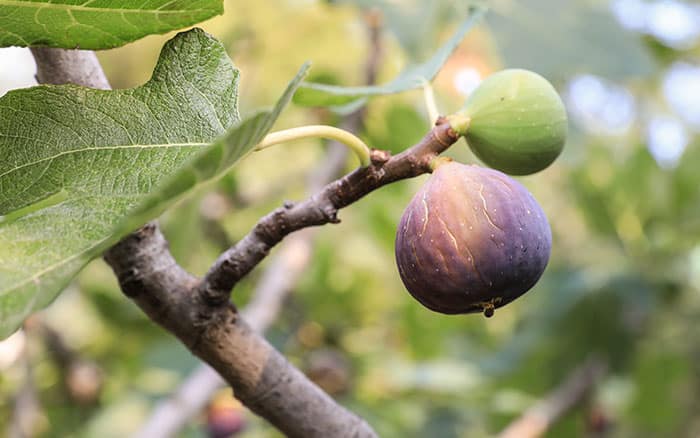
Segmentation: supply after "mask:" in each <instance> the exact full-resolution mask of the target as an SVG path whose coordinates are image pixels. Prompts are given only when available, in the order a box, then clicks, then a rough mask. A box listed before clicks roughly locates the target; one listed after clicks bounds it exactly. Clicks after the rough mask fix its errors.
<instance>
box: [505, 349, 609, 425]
mask: <svg viewBox="0 0 700 438" xmlns="http://www.w3.org/2000/svg"><path fill="white" fill-rule="evenodd" d="M607 368H608V366H607V363H606V362H604V361H603V360H601V359H599V358H595V357H592V358H589V359H588V360H586V361H585V362H584V363H583V364H582V365H580V366H579V367H577V368H576V369H575V370H573V371H572V372H571V374H569V376H568V377H567V379H566V380H565V381H564V382H563V383H562V384H561V385H559V386H558V387H557V388H555V389H554V391H552V392H551V393H549V394H548V395H547V396H546V397H545V398H543V399H542V400H540V401H539V402H537V404H535V405H534V406H533V407H531V408H530V409H528V410H527V411H525V412H524V413H523V415H522V416H520V417H519V418H517V419H515V420H514V421H513V422H512V423H510V425H508V426H507V427H506V428H505V429H504V430H503V431H502V432H501V434H500V435H498V436H499V438H535V437H539V436H542V435H543V434H544V433H545V432H546V431H547V429H549V428H550V427H551V426H552V424H554V423H556V422H557V421H558V420H559V419H560V418H561V417H562V416H563V415H564V414H566V413H567V412H568V411H569V410H571V409H572V408H573V407H574V406H576V405H577V404H578V403H580V402H581V400H583V398H584V397H585V396H586V395H587V394H589V392H590V390H591V389H592V388H593V386H594V385H595V384H596V383H598V381H599V380H600V379H601V378H602V377H603V375H605V373H606V372H607Z"/></svg>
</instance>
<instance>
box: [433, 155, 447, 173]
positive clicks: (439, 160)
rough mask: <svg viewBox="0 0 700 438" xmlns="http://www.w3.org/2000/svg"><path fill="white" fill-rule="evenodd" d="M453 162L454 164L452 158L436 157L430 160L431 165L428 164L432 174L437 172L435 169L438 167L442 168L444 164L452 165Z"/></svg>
mask: <svg viewBox="0 0 700 438" xmlns="http://www.w3.org/2000/svg"><path fill="white" fill-rule="evenodd" d="M451 162H452V158H450V157H442V156H438V157H435V158H433V159H432V160H430V164H428V166H430V171H431V172H435V169H437V168H438V167H440V166H442V165H443V164H447V163H451Z"/></svg>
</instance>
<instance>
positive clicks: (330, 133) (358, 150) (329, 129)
mask: <svg viewBox="0 0 700 438" xmlns="http://www.w3.org/2000/svg"><path fill="white" fill-rule="evenodd" d="M319 137H320V138H327V139H330V140H336V141H338V142H340V143H342V144H344V145H345V146H347V147H348V148H350V150H352V151H353V152H354V153H355V155H357V158H359V160H360V165H361V166H362V167H366V166H369V163H370V159H369V154H370V150H369V147H368V146H367V145H366V144H365V143H364V142H363V141H362V140H360V139H359V138H358V137H356V136H355V135H353V134H351V133H350V132H348V131H345V130H344V129H340V128H336V127H334V126H327V125H308V126H299V127H297V128H290V129H285V130H282V131H277V132H271V133H269V134H267V135H266V136H265V138H263V140H262V141H261V142H260V143H258V145H257V146H255V148H254V149H253V150H254V151H261V150H263V149H266V148H269V147H270V146H274V145H276V144H280V143H286V142H288V141H293V140H300V139H303V138H319Z"/></svg>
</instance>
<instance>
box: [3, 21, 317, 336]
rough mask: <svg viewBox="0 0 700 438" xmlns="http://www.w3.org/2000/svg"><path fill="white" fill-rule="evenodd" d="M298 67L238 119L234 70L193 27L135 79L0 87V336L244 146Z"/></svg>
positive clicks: (273, 114)
mask: <svg viewBox="0 0 700 438" xmlns="http://www.w3.org/2000/svg"><path fill="white" fill-rule="evenodd" d="M306 69H307V67H306V66H305V67H304V68H303V69H302V71H301V72H300V73H299V75H298V76H297V77H296V78H295V79H294V80H293V81H292V83H291V84H290V85H289V87H288V89H287V91H286V92H285V93H284V95H283V96H282V98H281V99H280V100H279V101H278V103H277V105H276V106H275V107H274V109H272V110H269V111H261V112H258V113H256V114H255V115H253V116H251V117H249V118H246V119H244V120H240V118H239V116H238V91H237V86H238V77H239V72H238V70H237V69H235V68H234V67H233V66H232V65H231V63H230V60H229V58H228V56H227V55H226V52H225V50H224V48H223V46H222V45H221V44H220V43H219V42H218V41H216V40H215V39H214V38H213V37H211V36H209V35H207V34H206V33H204V32H203V31H201V30H199V29H194V30H192V31H189V32H185V33H180V34H178V35H177V36H176V37H175V38H173V39H172V40H171V41H169V42H168V43H167V44H166V45H165V47H164V48H163V51H162V52H161V55H160V59H159V61H158V64H157V66H156V68H155V70H154V73H153V76H152V78H151V79H150V80H149V81H148V82H147V83H146V84H144V85H143V86H141V87H138V88H134V89H129V90H113V91H104V90H93V89H87V88H82V87H77V86H72V85H62V86H39V87H33V88H30V89H24V90H16V91H13V92H10V93H8V94H7V95H5V96H3V97H2V98H0V156H1V157H3V158H2V161H0V215H3V216H0V338H1V337H4V336H6V335H8V334H9V333H11V332H12V331H13V330H14V329H15V328H16V327H17V326H18V325H19V324H20V323H21V322H22V320H23V319H24V318H25V317H26V316H27V315H28V314H30V313H31V312H33V311H35V310H37V309H40V308H42V307H44V306H45V305H47V304H48V303H49V302H51V301H52V300H53V299H54V298H55V297H56V295H57V294H58V292H60V291H61V290H62V289H63V288H64V287H65V286H66V285H67V284H68V282H69V281H70V280H71V278H72V277H73V276H74V275H75V274H76V273H77V272H78V271H79V270H80V269H81V268H82V267H83V266H84V265H85V264H86V263H87V262H89V261H90V260H91V259H93V258H95V257H98V256H99V255H100V254H101V253H102V252H103V251H104V250H105V249H107V248H108V247H109V246H110V245H112V244H114V243H116V242H117V241H118V240H119V238H121V237H123V236H124V235H126V234H127V233H128V232H130V231H132V230H133V229H135V228H137V227H139V226H140V225H142V224H143V223H145V222H146V221H148V220H150V219H152V218H154V217H156V216H157V215H158V214H159V213H161V212H162V211H164V210H165V209H166V208H167V207H168V206H170V205H171V204H172V203H174V202H175V201H176V200H177V199H179V198H180V197H181V196H184V195H185V194H187V193H189V192H191V191H192V190H193V189H195V188H197V187H199V186H201V185H202V184H203V183H204V182H207V181H209V180H212V179H214V178H216V177H218V176H220V175H221V174H223V173H224V172H225V171H226V170H228V169H229V168H230V167H231V166H232V165H233V164H235V162H236V161H237V160H238V159H240V158H241V157H242V156H243V155H245V154H246V153H247V152H249V151H250V150H251V149H252V148H253V147H254V146H255V145H256V144H257V143H258V142H259V141H260V139H262V137H264V135H265V134H266V133H267V132H268V131H269V129H270V128H271V127H272V124H273V123H274V121H275V120H276V118H277V116H278V115H279V113H280V111H281V110H282V108H283V107H284V106H285V105H286V104H287V103H288V101H289V99H290V98H291V95H292V93H293V92H294V89H295V87H296V86H297V85H298V83H299V82H300V81H301V78H302V76H303V74H304V73H305V72H306Z"/></svg>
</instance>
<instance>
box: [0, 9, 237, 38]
mask: <svg viewBox="0 0 700 438" xmlns="http://www.w3.org/2000/svg"><path fill="white" fill-rule="evenodd" d="M223 11H224V8H223V2H222V0H146V1H144V0H124V1H113V0H92V1H84V0H45V1H41V0H0V23H2V24H1V25H0V47H6V46H49V47H63V48H67V49H73V48H81V49H109V48H112V47H117V46H121V45H124V44H126V43H129V42H131V41H134V40H137V39H139V38H142V37H144V36H146V35H150V34H155V33H166V32H169V31H171V30H175V29H180V28H183V27H186V26H190V25H192V24H195V23H198V22H200V21H203V20H205V19H207V18H210V17H213V16H214V15H219V14H221V13H223Z"/></svg>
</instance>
